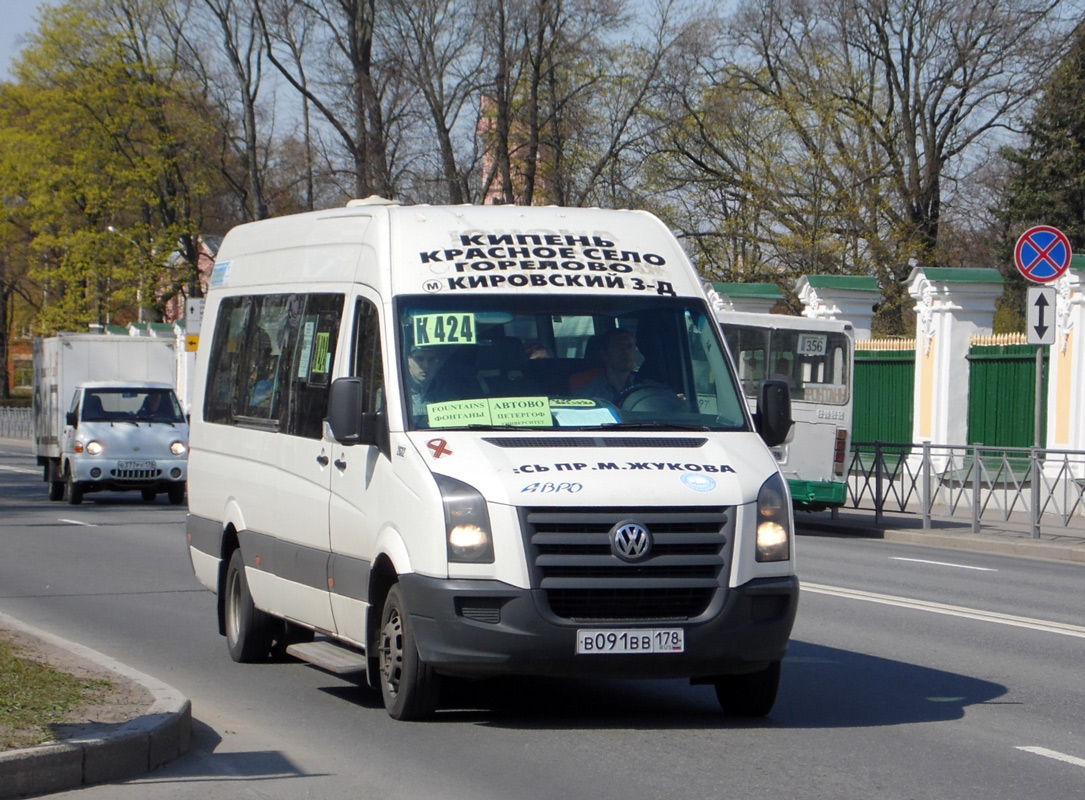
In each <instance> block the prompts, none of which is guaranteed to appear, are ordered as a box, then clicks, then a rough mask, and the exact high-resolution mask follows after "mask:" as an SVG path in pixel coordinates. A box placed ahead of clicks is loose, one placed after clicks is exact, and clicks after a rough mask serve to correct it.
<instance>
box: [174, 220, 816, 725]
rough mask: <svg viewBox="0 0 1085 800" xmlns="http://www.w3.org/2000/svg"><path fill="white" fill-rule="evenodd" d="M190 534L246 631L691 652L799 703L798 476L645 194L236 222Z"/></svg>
mask: <svg viewBox="0 0 1085 800" xmlns="http://www.w3.org/2000/svg"><path fill="white" fill-rule="evenodd" d="M196 369H197V375H196V380H195V382H194V392H193V401H192V409H191V413H192V453H191V455H190V458H189V496H188V506H189V515H188V520H187V535H188V541H189V556H190V558H191V561H192V567H193V570H194V572H195V575H196V577H197V578H198V579H199V580H200V581H201V582H202V583H203V584H204V585H205V586H207V587H208V588H209V589H211V590H212V591H214V592H216V593H217V594H218V598H219V600H218V623H219V630H220V632H221V633H223V634H224V635H225V636H226V641H227V645H228V649H229V653H230V655H231V657H232V658H233V659H234V660H236V661H240V662H250V661H261V660H265V659H268V658H272V657H275V655H276V654H283V653H284V652H289V653H291V654H293V655H295V656H297V657H300V658H302V659H305V660H307V661H310V662H312V663H314V664H316V665H318V666H320V667H323V668H326V669H329V670H332V671H334V672H337V673H341V674H346V673H351V672H357V673H359V674H362V675H365V676H366V678H367V680H368V681H369V683H370V684H371V685H372V686H373V687H374V688H379V689H380V691H381V692H382V696H383V699H384V703H385V706H386V708H387V710H388V713H389V714H390V715H391V716H392V717H394V718H396V719H417V718H421V717H425V716H427V715H429V714H430V713H432V712H433V711H434V710H435V709H436V707H437V705H438V699H439V688H440V682H441V679H442V678H443V677H444V676H476V677H478V676H487V675H497V674H527V675H568V676H580V675H597V676H608V675H609V676H621V677H623V678H629V677H641V678H686V679H689V680H692V681H694V682H697V683H704V684H709V685H712V686H714V688H715V692H716V695H717V697H718V699H719V702H720V704H721V706H722V708H723V709H724V710H725V711H726V712H728V713H732V714H737V715H746V716H759V715H764V714H767V713H768V712H769V710H770V709H771V708H772V705H773V703H774V702H775V699H776V692H777V687H778V684H779V679H780V665H781V661H782V660H783V658H784V654H785V653H786V651H787V645H788V639H789V636H790V632H791V628H792V624H793V622H794V619H795V612H796V608H797V605H798V596H799V583H798V578H797V577H796V573H795V552H794V533H793V526H792V511H791V499H790V497H789V494H788V489H787V484H786V482H785V481H784V479H783V476H782V475H781V473H780V469H779V467H778V465H777V464H776V461H775V459H774V458H773V457H772V454H771V453H770V452H769V449H768V446H767V445H775V444H778V443H779V442H781V441H783V439H784V438H785V437H786V435H787V432H788V429H789V428H790V426H791V416H790V405H789V396H788V390H787V384H786V383H784V382H782V381H766V382H765V383H764V384H763V385H762V386H761V388H760V397H759V403H758V412H757V414H756V415H753V414H751V413H750V411H749V409H748V407H747V404H746V402H745V400H744V398H743V395H742V390H741V387H740V385H739V383H738V379H737V376H736V374H735V369H734V366H733V364H732V363H731V361H730V358H729V357H728V355H727V350H726V346H725V345H724V342H723V338H722V336H721V333H720V330H719V327H718V326H717V324H716V321H715V318H714V315H713V313H712V310H711V309H710V308H709V306H708V303H707V298H706V296H705V293H704V289H703V288H702V284H701V281H700V279H699V278H698V276H697V273H696V271H695V270H694V269H693V267H692V265H691V264H690V263H689V261H688V259H687V258H686V256H685V254H684V253H683V252H682V249H681V247H680V246H679V244H678V242H677V241H676V240H675V238H674V236H673V235H672V234H671V233H670V232H669V231H668V230H667V229H666V228H665V227H664V226H663V225H662V223H660V221H659V220H658V219H656V218H655V217H653V216H651V215H650V214H646V213H643V212H635V211H608V210H602V209H586V208H554V207H547V208H524V207H514V206H446V207H441V206H399V205H398V204H395V203H390V202H381V201H378V200H374V201H360V202H352V203H350V204H348V206H347V207H345V208H340V209H332V210H328V211H319V212H312V213H307V214H299V215H296V216H291V217H284V218H280V219H272V220H265V221H261V222H255V223H251V224H247V225H242V226H240V227H238V228H235V229H234V230H233V231H232V232H230V233H229V234H228V235H227V236H226V238H225V240H224V241H223V243H222V248H221V249H220V250H219V253H218V260H217V262H216V264H215V267H214V271H213V273H212V277H211V288H210V291H209V293H208V298H207V306H206V311H205V314H204V322H203V328H202V333H201V336H200V344H199V352H198V357H197V359H196Z"/></svg>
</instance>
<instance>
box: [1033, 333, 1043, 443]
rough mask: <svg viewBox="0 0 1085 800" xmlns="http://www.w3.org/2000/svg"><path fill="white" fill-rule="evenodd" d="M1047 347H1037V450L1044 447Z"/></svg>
mask: <svg viewBox="0 0 1085 800" xmlns="http://www.w3.org/2000/svg"><path fill="white" fill-rule="evenodd" d="M1045 347H1046V345H1042V344H1038V345H1036V421H1035V423H1034V424H1033V442H1034V444H1035V446H1036V448H1037V449H1039V448H1041V447H1043V442H1042V441H1041V440H1040V426H1041V425H1042V424H1043V416H1044V415H1043V413H1042V412H1043V408H1042V406H1041V403H1043V395H1044V349H1045Z"/></svg>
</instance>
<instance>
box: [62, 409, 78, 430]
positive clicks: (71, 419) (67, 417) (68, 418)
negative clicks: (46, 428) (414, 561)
mask: <svg viewBox="0 0 1085 800" xmlns="http://www.w3.org/2000/svg"><path fill="white" fill-rule="evenodd" d="M64 421H65V422H66V423H67V424H68V425H71V426H72V427H73V428H74V427H76V425H77V423H78V422H79V419H78V418H77V417H76V415H75V412H74V411H66V412H65V413H64Z"/></svg>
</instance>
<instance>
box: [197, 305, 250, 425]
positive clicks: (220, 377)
mask: <svg viewBox="0 0 1085 800" xmlns="http://www.w3.org/2000/svg"><path fill="white" fill-rule="evenodd" d="M252 305H253V303H252V298H251V297H227V298H226V299H225V300H223V301H222V303H221V305H220V306H219V313H218V320H217V321H216V323H215V333H214V337H215V338H214V340H213V344H212V347H211V363H210V365H209V366H208V371H207V393H206V396H205V397H204V401H203V417H204V419H205V420H207V421H208V422H217V423H219V424H223V425H231V424H233V411H232V406H233V400H234V392H235V389H236V387H237V383H238V371H239V369H240V366H241V359H240V358H239V355H240V353H241V349H242V347H243V346H244V344H245V330H246V327H247V323H248V320H249V313H250V311H251V308H252Z"/></svg>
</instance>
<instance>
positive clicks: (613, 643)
mask: <svg viewBox="0 0 1085 800" xmlns="http://www.w3.org/2000/svg"><path fill="white" fill-rule="evenodd" d="M685 650H686V637H685V636H684V631H683V630H682V629H681V628H656V629H645V628H633V629H629V630H616V629H613V628H611V629H603V630H593V629H590V628H582V629H580V630H578V631H577V632H576V654H577V655H612V654H621V653H684V652H685Z"/></svg>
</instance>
